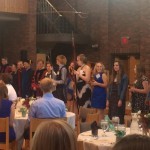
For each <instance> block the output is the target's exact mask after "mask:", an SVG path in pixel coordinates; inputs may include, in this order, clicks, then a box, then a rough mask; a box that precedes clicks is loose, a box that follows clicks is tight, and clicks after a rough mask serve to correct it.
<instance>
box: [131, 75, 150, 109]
mask: <svg viewBox="0 0 150 150" xmlns="http://www.w3.org/2000/svg"><path fill="white" fill-rule="evenodd" d="M143 81H148V78H147V77H146V76H143V77H142V78H141V79H140V80H137V82H136V83H135V84H134V86H135V88H138V89H144V87H143V84H142V82H143ZM146 96H147V94H142V93H137V92H132V105H131V106H132V112H137V111H139V110H141V111H142V112H147V111H148V106H147V105H145V100H146Z"/></svg>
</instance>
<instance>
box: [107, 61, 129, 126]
mask: <svg viewBox="0 0 150 150" xmlns="http://www.w3.org/2000/svg"><path fill="white" fill-rule="evenodd" d="M127 87H128V77H127V75H126V74H125V73H124V69H123V66H122V65H121V63H120V62H119V61H115V62H114V66H113V70H112V74H111V76H110V83H109V89H108V100H107V106H109V117H110V119H112V117H114V116H117V117H119V119H120V124H123V123H124V114H125V96H126V91H127Z"/></svg>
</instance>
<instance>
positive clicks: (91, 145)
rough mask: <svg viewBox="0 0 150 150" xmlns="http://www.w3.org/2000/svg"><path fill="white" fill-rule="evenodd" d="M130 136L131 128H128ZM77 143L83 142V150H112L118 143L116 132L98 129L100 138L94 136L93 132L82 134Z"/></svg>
mask: <svg viewBox="0 0 150 150" xmlns="http://www.w3.org/2000/svg"><path fill="white" fill-rule="evenodd" d="M128 134H130V128H126V135H128ZM77 142H82V143H83V145H82V147H83V150H111V149H112V147H113V145H114V144H115V143H116V136H115V132H114V131H108V132H105V136H104V132H103V130H102V129H98V136H92V133H91V131H86V132H83V133H80V134H79V135H78V138H77Z"/></svg>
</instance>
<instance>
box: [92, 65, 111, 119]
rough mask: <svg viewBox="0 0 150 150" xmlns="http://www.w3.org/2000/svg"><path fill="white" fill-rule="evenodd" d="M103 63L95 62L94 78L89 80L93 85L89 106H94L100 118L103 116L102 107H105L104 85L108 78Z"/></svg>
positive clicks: (105, 85)
mask: <svg viewBox="0 0 150 150" xmlns="http://www.w3.org/2000/svg"><path fill="white" fill-rule="evenodd" d="M104 71H105V67H104V65H103V63H101V62H97V63H96V64H95V67H94V70H93V77H94V80H93V81H91V85H92V86H93V92H92V98H91V106H92V107H93V108H96V109H97V110H98V111H99V113H100V120H101V119H103V118H104V109H105V108H106V87H107V84H108V81H107V80H108V79H107V76H106V74H105V72H104Z"/></svg>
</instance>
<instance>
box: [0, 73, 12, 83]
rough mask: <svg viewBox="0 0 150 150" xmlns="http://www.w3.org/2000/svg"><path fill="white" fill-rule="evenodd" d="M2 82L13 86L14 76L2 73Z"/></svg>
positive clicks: (0, 76) (0, 75)
mask: <svg viewBox="0 0 150 150" xmlns="http://www.w3.org/2000/svg"><path fill="white" fill-rule="evenodd" d="M0 80H2V81H3V82H4V83H5V84H11V83H12V75H11V74H9V73H1V74H0Z"/></svg>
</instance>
